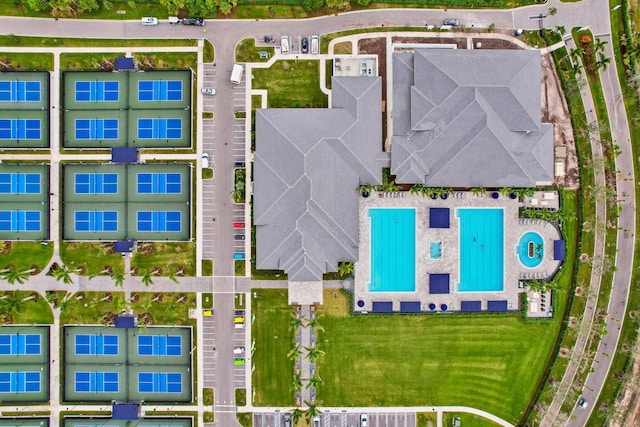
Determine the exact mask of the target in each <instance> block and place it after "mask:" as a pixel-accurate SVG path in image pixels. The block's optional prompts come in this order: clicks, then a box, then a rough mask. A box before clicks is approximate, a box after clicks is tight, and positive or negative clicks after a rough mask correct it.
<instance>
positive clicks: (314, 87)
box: [252, 61, 328, 108]
mask: <svg viewBox="0 0 640 427" xmlns="http://www.w3.org/2000/svg"><path fill="white" fill-rule="evenodd" d="M319 64H322V63H321V62H319V61H276V62H275V63H274V64H273V65H272V66H271V68H266V69H254V70H253V84H252V87H253V89H267V90H268V98H267V100H268V107H269V108H284V107H289V108H292V107H293V108H299V107H302V108H324V107H327V106H328V104H327V96H326V95H325V94H323V93H322V91H320V68H319V67H320V65H319Z"/></svg>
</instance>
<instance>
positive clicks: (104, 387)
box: [75, 371, 120, 393]
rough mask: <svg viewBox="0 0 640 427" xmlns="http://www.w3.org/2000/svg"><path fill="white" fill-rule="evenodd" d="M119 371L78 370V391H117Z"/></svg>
mask: <svg viewBox="0 0 640 427" xmlns="http://www.w3.org/2000/svg"><path fill="white" fill-rule="evenodd" d="M119 377H120V376H119V374H118V372H79V371H78V372H76V375H75V380H76V381H75V389H76V392H84V393H117V392H118V380H119Z"/></svg>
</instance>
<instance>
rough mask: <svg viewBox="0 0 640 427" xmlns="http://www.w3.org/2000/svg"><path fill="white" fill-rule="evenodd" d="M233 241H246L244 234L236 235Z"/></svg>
mask: <svg viewBox="0 0 640 427" xmlns="http://www.w3.org/2000/svg"><path fill="white" fill-rule="evenodd" d="M233 240H244V234H236V235H235V236H233Z"/></svg>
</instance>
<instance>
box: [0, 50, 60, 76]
mask: <svg viewBox="0 0 640 427" xmlns="http://www.w3.org/2000/svg"><path fill="white" fill-rule="evenodd" d="M0 64H2V65H3V67H7V68H8V69H9V70H14V71H27V70H38V71H53V54H51V53H9V52H5V53H2V54H0Z"/></svg>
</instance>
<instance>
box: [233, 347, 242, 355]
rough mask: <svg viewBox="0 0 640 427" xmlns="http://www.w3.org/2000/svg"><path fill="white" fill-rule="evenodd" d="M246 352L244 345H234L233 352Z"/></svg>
mask: <svg viewBox="0 0 640 427" xmlns="http://www.w3.org/2000/svg"><path fill="white" fill-rule="evenodd" d="M242 353H244V347H234V348H233V354H242Z"/></svg>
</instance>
